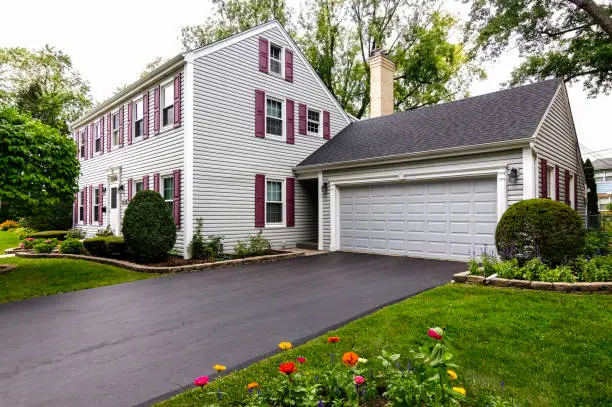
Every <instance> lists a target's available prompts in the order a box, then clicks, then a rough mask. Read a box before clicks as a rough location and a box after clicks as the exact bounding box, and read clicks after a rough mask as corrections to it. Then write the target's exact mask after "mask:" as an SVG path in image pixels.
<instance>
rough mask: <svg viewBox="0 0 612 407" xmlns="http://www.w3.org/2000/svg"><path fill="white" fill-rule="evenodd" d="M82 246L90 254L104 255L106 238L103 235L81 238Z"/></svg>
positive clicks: (105, 253) (105, 252)
mask: <svg viewBox="0 0 612 407" xmlns="http://www.w3.org/2000/svg"><path fill="white" fill-rule="evenodd" d="M83 246H85V249H87V251H88V252H89V254H91V255H92V256H98V257H106V255H107V251H106V239H105V238H103V237H92V238H89V239H85V240H83Z"/></svg>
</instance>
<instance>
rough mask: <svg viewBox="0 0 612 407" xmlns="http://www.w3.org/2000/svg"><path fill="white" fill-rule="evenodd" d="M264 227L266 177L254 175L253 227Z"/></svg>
mask: <svg viewBox="0 0 612 407" xmlns="http://www.w3.org/2000/svg"><path fill="white" fill-rule="evenodd" d="M265 226H266V176H265V175H263V174H255V227H256V228H263V227H265Z"/></svg>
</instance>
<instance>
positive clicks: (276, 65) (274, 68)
mask: <svg viewBox="0 0 612 407" xmlns="http://www.w3.org/2000/svg"><path fill="white" fill-rule="evenodd" d="M282 55H283V49H282V48H281V47H279V46H278V45H274V44H272V43H270V63H269V66H270V72H272V73H275V74H277V75H282V67H283V64H282Z"/></svg>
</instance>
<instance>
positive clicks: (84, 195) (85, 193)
mask: <svg viewBox="0 0 612 407" xmlns="http://www.w3.org/2000/svg"><path fill="white" fill-rule="evenodd" d="M83 225H87V187H85V188H83Z"/></svg>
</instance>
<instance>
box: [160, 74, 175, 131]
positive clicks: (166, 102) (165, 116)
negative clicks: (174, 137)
mask: <svg viewBox="0 0 612 407" xmlns="http://www.w3.org/2000/svg"><path fill="white" fill-rule="evenodd" d="M160 100H161V106H160V107H161V127H162V128H164V127H168V126H172V125H173V124H174V81H171V82H169V83H167V84H165V85H162V86H161V95H160Z"/></svg>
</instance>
